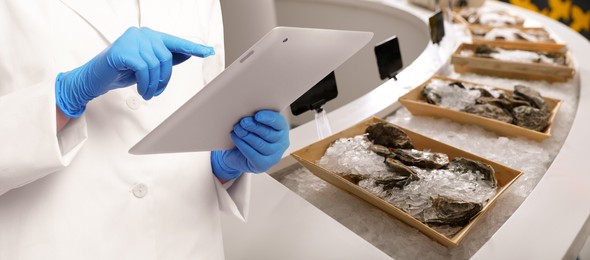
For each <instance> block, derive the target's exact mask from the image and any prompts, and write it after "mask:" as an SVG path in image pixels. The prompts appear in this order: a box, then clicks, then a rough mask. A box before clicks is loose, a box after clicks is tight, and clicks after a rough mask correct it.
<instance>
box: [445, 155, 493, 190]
mask: <svg viewBox="0 0 590 260" xmlns="http://www.w3.org/2000/svg"><path fill="white" fill-rule="evenodd" d="M447 169H449V170H451V171H454V172H459V173H466V172H473V173H479V174H481V175H482V179H483V180H484V181H485V182H486V183H487V184H488V185H490V187H492V188H496V187H497V186H498V180H496V174H495V171H494V168H492V166H490V165H488V164H485V163H483V162H480V161H474V160H471V159H467V158H463V157H456V158H455V159H453V160H452V161H451V162H450V163H449V164H448V166H447Z"/></svg>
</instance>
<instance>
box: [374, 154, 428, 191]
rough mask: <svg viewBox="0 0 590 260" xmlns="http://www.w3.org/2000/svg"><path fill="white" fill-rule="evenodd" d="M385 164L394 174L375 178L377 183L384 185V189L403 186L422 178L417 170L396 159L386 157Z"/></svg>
mask: <svg viewBox="0 0 590 260" xmlns="http://www.w3.org/2000/svg"><path fill="white" fill-rule="evenodd" d="M385 164H386V165H387V168H388V169H389V171H390V172H391V173H392V174H391V175H387V176H386V177H382V178H377V179H375V184H378V185H383V189H384V190H387V189H392V188H393V187H398V188H403V187H404V186H406V185H407V184H408V183H410V182H412V181H417V180H420V177H418V174H416V172H414V171H413V170H412V169H410V167H408V166H405V165H404V164H403V163H402V162H400V161H398V160H396V159H393V158H387V159H385Z"/></svg>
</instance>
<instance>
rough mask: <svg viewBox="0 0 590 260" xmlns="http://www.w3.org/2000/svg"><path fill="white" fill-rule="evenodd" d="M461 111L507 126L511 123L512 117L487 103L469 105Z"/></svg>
mask: <svg viewBox="0 0 590 260" xmlns="http://www.w3.org/2000/svg"><path fill="white" fill-rule="evenodd" d="M463 111H465V112H467V113H472V114H476V115H480V116H483V117H487V118H491V119H496V120H499V121H502V122H505V123H509V124H511V123H512V121H513V119H512V115H510V114H509V113H507V112H506V111H504V109H502V108H500V107H497V106H495V105H492V104H489V103H485V104H475V105H469V106H467V107H466V108H465V109H464V110H463Z"/></svg>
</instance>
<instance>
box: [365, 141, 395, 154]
mask: <svg viewBox="0 0 590 260" xmlns="http://www.w3.org/2000/svg"><path fill="white" fill-rule="evenodd" d="M369 150H371V151H373V152H374V153H376V154H378V155H381V156H383V157H388V156H390V155H391V154H393V152H392V151H391V149H389V148H387V147H385V146H383V145H378V144H373V145H371V146H369Z"/></svg>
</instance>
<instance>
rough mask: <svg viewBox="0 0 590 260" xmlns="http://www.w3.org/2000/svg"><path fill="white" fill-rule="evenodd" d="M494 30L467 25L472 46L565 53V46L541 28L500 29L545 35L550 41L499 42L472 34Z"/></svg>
mask: <svg viewBox="0 0 590 260" xmlns="http://www.w3.org/2000/svg"><path fill="white" fill-rule="evenodd" d="M494 28H496V27H492V26H485V25H469V26H468V30H467V32H468V33H469V35H470V36H471V41H472V42H473V43H474V44H490V45H494V46H498V47H503V48H523V49H527V50H533V51H557V52H565V51H567V46H566V45H565V44H563V43H558V42H557V41H556V40H555V38H554V37H553V36H552V35H551V33H549V32H548V31H547V30H545V29H544V28H541V27H522V26H506V27H502V28H513V29H517V30H519V31H521V32H540V33H545V34H547V35H548V36H549V38H550V39H551V40H550V41H544V42H529V41H525V40H514V41H508V40H500V39H496V40H486V39H484V37H481V36H477V35H475V34H474V31H476V30H478V31H483V32H486V33H487V32H489V31H491V30H492V29H494Z"/></svg>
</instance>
